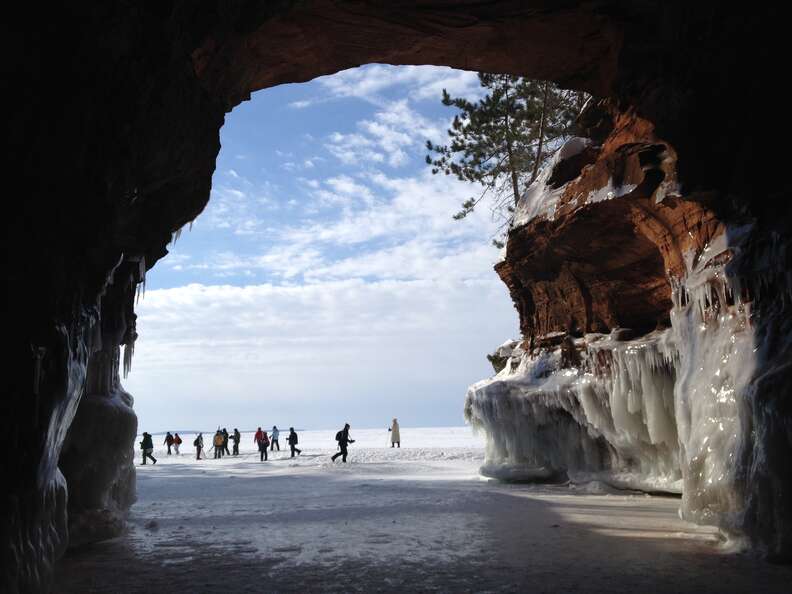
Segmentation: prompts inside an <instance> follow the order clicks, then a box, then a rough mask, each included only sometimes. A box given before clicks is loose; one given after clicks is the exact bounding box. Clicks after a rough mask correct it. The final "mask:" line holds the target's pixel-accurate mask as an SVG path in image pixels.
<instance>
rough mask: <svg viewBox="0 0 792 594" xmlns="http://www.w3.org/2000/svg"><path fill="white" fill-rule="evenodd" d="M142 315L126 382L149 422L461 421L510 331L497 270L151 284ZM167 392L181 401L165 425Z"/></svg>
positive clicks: (321, 424) (322, 424)
mask: <svg viewBox="0 0 792 594" xmlns="http://www.w3.org/2000/svg"><path fill="white" fill-rule="evenodd" d="M138 314H139V319H138V330H139V332H140V338H139V339H138V342H137V345H136V348H135V359H134V362H133V368H132V373H131V375H130V376H129V378H128V379H127V380H126V381H125V387H126V388H127V389H129V390H130V392H131V393H132V394H133V395H134V396H135V397H136V399H137V403H136V409H137V411H138V415H139V416H140V422H141V425H142V426H144V427H146V428H148V429H149V430H158V429H165V428H171V429H172V428H174V427H175V426H179V427H184V426H185V425H188V426H190V427H197V428H212V427H213V426H215V425H216V424H217V423H218V422H222V423H235V424H236V423H239V424H242V423H247V424H248V425H250V426H252V427H255V426H256V425H258V424H262V423H263V422H264V421H262V420H261V419H262V418H266V419H268V422H269V423H274V422H277V423H278V424H281V423H283V424H287V426H288V424H294V425H295V426H299V427H305V428H311V427H313V428H327V427H332V426H334V425H335V424H337V423H338V422H343V421H344V420H348V421H350V422H351V423H352V424H353V426H374V425H376V423H377V422H379V421H380V419H379V416H378V415H380V416H381V415H383V414H384V415H385V416H386V417H387V418H390V416H393V415H399V416H400V417H401V416H405V417H406V418H408V419H410V420H409V421H406V424H408V425H409V424H416V423H432V422H433V421H434V422H449V421H451V422H453V420H454V419H458V422H461V415H462V410H461V401H462V398H463V396H464V390H465V388H466V386H467V384H468V383H471V382H472V381H475V380H476V379H478V378H480V377H483V376H485V375H488V374H490V373H491V368H489V364H488V363H487V361H486V359H485V358H484V356H483V352H484V351H485V350H486V348H488V347H489V346H495V345H497V344H500V343H501V342H502V341H503V339H504V337H508V336H511V335H513V334H514V333H515V332H516V315H515V314H514V312H513V310H512V309H511V307H510V306H509V305H508V297H507V294H506V289H505V287H503V285H502V284H500V283H499V282H498V281H497V279H496V278H494V276H493V278H491V279H489V280H487V281H468V282H464V281H454V280H444V281H440V280H438V281H396V280H384V281H381V282H375V283H372V282H364V281H362V280H356V279H350V280H344V281H330V282H322V283H316V284H307V285H294V286H277V285H271V284H263V285H250V286H245V287H237V286H229V285H220V286H206V285H200V284H192V285H187V286H184V287H178V288H174V289H160V290H153V291H148V292H147V293H146V295H145V298H144V299H143V301H142V302H141V304H140V306H139V307H138ZM163 390H166V391H165V392H163ZM162 396H167V398H166V399H165V400H167V402H168V403H170V405H171V406H173V408H174V412H173V413H172V414H171V416H170V418H169V420H166V421H163V419H162V414H163V413H162V409H161V406H162V404H161V403H162V402H163V398H162ZM422 403H423V404H422ZM421 407H425V408H426V410H425V412H424V414H420V413H419V412H418V411H419V410H420V409H421ZM432 410H435V411H437V410H441V411H443V412H442V413H441V414H438V412H432ZM454 410H458V411H459V412H458V416H456V417H455V416H454V415H453V414H452V415H450V416H449V413H448V411H454ZM383 411H388V412H387V413H383ZM433 415H434V416H433ZM221 419H224V420H222V421H221ZM270 419H271V420H270ZM248 425H244V428H245V429H247V428H248ZM235 426H236V425H235ZM240 428H243V427H242V426H241V425H240Z"/></svg>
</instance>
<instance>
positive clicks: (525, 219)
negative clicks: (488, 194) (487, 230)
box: [512, 137, 591, 227]
mask: <svg viewBox="0 0 792 594" xmlns="http://www.w3.org/2000/svg"><path fill="white" fill-rule="evenodd" d="M590 142H591V141H590V140H589V139H587V138H577V137H573V138H570V139H569V140H567V141H566V142H565V143H564V145H563V146H562V147H561V148H560V149H559V150H558V151H557V152H556V153H555V154H554V155H553V156H552V157H551V158H550V161H548V163H547V165H545V166H544V168H542V171H541V172H540V173H539V175H538V176H537V177H536V179H535V180H534V181H533V183H532V184H531V185H530V186H528V189H527V190H526V191H525V193H524V194H523V195H522V196H521V197H520V200H519V202H517V207H516V209H515V211H514V222H513V223H512V227H520V226H522V225H525V224H527V223H529V222H530V221H531V220H533V219H535V218H537V217H541V218H544V219H548V220H553V217H554V214H555V209H556V206H557V205H558V200H559V199H560V198H561V196H562V195H563V193H564V190H565V189H566V184H564V185H562V186H559V187H558V188H551V187H549V186H548V185H547V182H548V181H549V179H550V177H551V176H552V175H553V169H554V168H555V166H556V165H558V164H559V163H560V162H561V161H563V160H565V159H569V158H570V157H574V156H575V155H577V154H578V153H580V152H582V151H583V150H584V149H585V148H586V147H587V146H588V145H589V144H590Z"/></svg>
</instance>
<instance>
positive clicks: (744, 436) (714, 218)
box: [465, 114, 792, 560]
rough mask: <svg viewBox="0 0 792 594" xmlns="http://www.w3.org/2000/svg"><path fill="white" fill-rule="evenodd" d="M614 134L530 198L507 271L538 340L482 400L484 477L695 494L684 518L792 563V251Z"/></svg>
mask: <svg viewBox="0 0 792 594" xmlns="http://www.w3.org/2000/svg"><path fill="white" fill-rule="evenodd" d="M602 117H603V118H604V116H602ZM609 126H610V127H607V126H606V127H605V128H602V127H600V128H599V129H598V131H597V134H598V135H597V134H593V135H592V139H591V140H590V141H583V140H580V139H574V140H573V141H572V142H571V143H570V144H569V145H568V146H566V147H564V148H563V149H562V150H561V151H559V153H558V155H557V157H556V158H555V159H553V160H552V161H551V163H550V166H549V167H548V169H547V170H545V171H544V172H543V173H542V174H541V175H540V176H539V177H538V178H537V180H536V182H535V183H534V185H533V186H532V187H531V188H529V189H528V191H527V192H526V193H525V195H524V196H523V197H522V199H521V201H520V203H519V204H518V206H517V209H516V221H515V225H514V227H513V228H512V230H511V231H510V233H509V238H508V242H507V249H506V253H505V254H504V257H503V259H502V261H501V262H499V263H498V264H496V266H495V269H496V271H497V272H498V274H499V275H500V277H501V279H502V280H503V281H504V283H505V284H506V285H507V287H508V288H509V291H510V294H511V296H512V299H513V301H514V304H515V307H516V308H517V311H518V313H519V316H520V330H521V333H522V339H521V340H520V341H509V342H507V343H504V344H503V345H501V346H500V347H499V348H498V349H497V351H496V352H495V353H493V354H491V355H490V356H489V359H490V361H491V362H492V363H493V366H494V367H495V370H496V372H497V373H496V375H494V376H493V377H491V378H488V379H486V380H483V381H481V382H478V383H476V384H474V385H473V386H471V387H470V388H469V390H468V393H467V397H466V402H465V417H466V419H467V421H468V422H469V423H470V424H471V425H472V426H473V427H475V428H477V429H479V430H481V431H483V432H484V434H485V435H486V437H487V444H488V445H487V452H486V454H487V455H486V463H485V464H484V466H483V467H482V469H481V470H482V473H484V474H485V475H488V476H493V477H498V478H502V479H506V480H572V481H573V482H588V481H601V482H605V483H608V484H610V485H613V486H615V487H619V488H624V487H627V488H633V489H641V490H647V491H665V492H673V493H679V494H681V498H682V499H681V508H680V511H681V515H682V517H683V518H685V519H688V520H691V521H695V522H699V523H706V524H712V525H716V526H719V527H720V528H721V529H722V530H724V531H725V532H727V533H729V534H732V535H745V536H747V537H748V539H749V540H750V541H751V542H752V543H753V545H754V546H756V547H757V548H759V549H761V550H764V551H767V552H768V553H769V554H770V555H772V556H774V557H776V558H779V559H785V560H789V559H790V558H792V513H791V512H790V510H792V464H790V463H789V460H788V458H787V455H788V452H789V451H792V408H790V402H792V401H790V399H789V386H790V385H792V316H790V314H789V312H790V311H792V274H790V273H789V270H790V269H791V264H792V262H791V260H792V257H790V253H791V252H792V249H790V245H789V243H788V241H786V240H785V239H784V236H783V235H782V234H780V233H778V232H775V231H773V230H772V227H769V226H768V223H767V222H763V223H762V222H758V221H757V220H755V219H751V218H750V217H747V216H746V215H738V214H736V213H734V212H733V213H731V214H730V215H729V220H724V219H723V218H722V213H720V214H719V213H716V212H715V211H714V210H712V209H711V208H709V207H708V206H707V204H710V203H711V199H712V197H711V196H710V197H707V196H703V195H702V196H697V195H692V196H686V197H683V196H682V189H681V188H680V186H679V184H678V182H677V179H676V155H675V151H674V149H673V148H672V147H671V146H669V145H668V144H667V143H665V142H664V141H663V140H661V139H658V138H657V137H655V136H654V132H653V129H652V127H651V126H650V125H648V124H647V122H646V121H644V120H642V119H641V118H639V117H637V116H635V115H634V114H618V115H616V117H615V118H614V119H613V120H612V121H611V123H610V124H609ZM628 329H630V330H628Z"/></svg>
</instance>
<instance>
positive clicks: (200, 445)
mask: <svg viewBox="0 0 792 594" xmlns="http://www.w3.org/2000/svg"><path fill="white" fill-rule="evenodd" d="M193 445H194V446H195V459H196V460H200V459H201V450H203V447H204V443H203V433H199V434H198V437H196V438H195V441H194V442H193Z"/></svg>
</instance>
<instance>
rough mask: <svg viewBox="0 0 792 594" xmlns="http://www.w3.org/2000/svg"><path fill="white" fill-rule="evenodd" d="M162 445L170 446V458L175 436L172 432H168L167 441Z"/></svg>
mask: <svg viewBox="0 0 792 594" xmlns="http://www.w3.org/2000/svg"><path fill="white" fill-rule="evenodd" d="M162 445H166V446H168V456H170V455H171V447H172V446H173V435H171V432H170V431H168V433H167V435H165V441H163V442H162Z"/></svg>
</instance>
